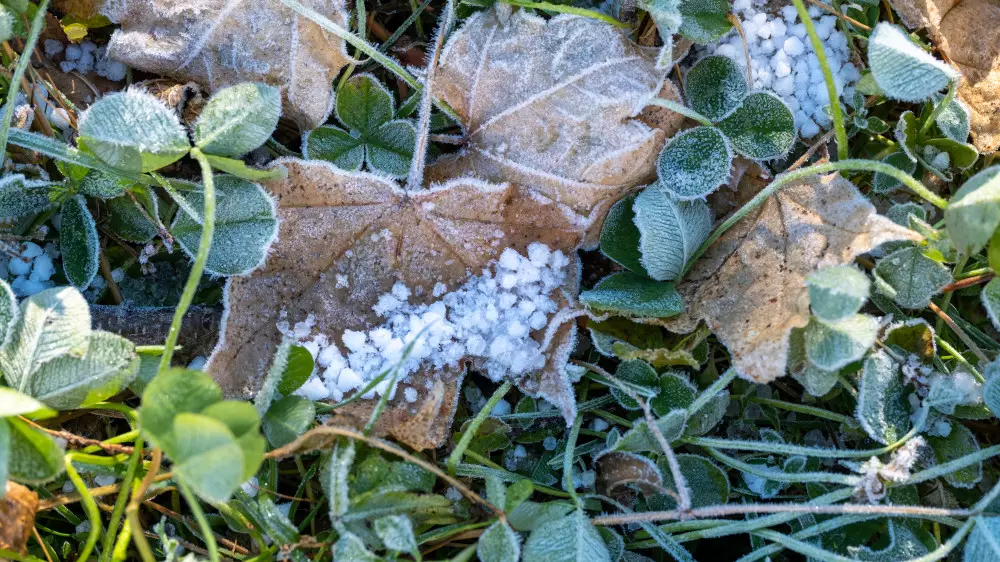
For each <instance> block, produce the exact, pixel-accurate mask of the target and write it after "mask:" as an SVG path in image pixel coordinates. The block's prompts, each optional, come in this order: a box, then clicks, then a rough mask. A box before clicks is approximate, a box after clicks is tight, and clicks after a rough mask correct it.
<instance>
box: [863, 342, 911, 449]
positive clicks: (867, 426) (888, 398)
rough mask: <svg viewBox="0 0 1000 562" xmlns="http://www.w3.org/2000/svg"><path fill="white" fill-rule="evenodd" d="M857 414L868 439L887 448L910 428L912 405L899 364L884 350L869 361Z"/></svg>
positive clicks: (874, 354)
mask: <svg viewBox="0 0 1000 562" xmlns="http://www.w3.org/2000/svg"><path fill="white" fill-rule="evenodd" d="M855 415H856V417H857V418H858V421H859V422H861V427H863V428H864V430H865V432H866V433H868V436H869V437H871V438H872V439H874V440H876V441H878V442H879V443H882V444H883V445H888V444H890V443H894V442H896V441H897V440H899V438H900V437H902V436H903V435H904V434H905V433H906V432H907V431H908V430H909V429H910V403H909V401H908V400H907V399H906V394H905V387H904V386H903V381H902V376H901V375H900V373H899V365H897V364H896V362H895V361H894V360H893V359H892V358H891V357H890V356H889V355H888V354H887V353H885V352H884V351H881V350H880V351H876V352H875V353H872V354H871V355H869V356H868V358H867V359H865V365H864V369H863V370H862V373H861V385H860V386H859V387H858V407H857V411H856V413H855Z"/></svg>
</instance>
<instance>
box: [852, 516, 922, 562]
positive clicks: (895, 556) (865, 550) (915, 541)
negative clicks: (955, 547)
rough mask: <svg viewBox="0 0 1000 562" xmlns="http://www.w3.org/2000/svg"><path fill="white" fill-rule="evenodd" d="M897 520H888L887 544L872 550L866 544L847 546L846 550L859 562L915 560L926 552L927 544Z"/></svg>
mask: <svg viewBox="0 0 1000 562" xmlns="http://www.w3.org/2000/svg"><path fill="white" fill-rule="evenodd" d="M898 521H899V520H898V519H897V520H892V519H890V520H889V523H888V529H889V546H887V547H885V548H883V549H882V550H872V549H871V548H869V547H867V546H848V547H847V551H848V552H850V553H851V556H852V557H853V558H855V559H857V560H859V561H860V562H899V561H900V560H917V559H919V558H921V557H922V556H923V555H925V554H927V546H925V545H924V543H922V542H921V541H920V539H919V538H917V536H916V535H914V532H913V529H912V528H910V527H907V526H906V525H905V524H900V523H898Z"/></svg>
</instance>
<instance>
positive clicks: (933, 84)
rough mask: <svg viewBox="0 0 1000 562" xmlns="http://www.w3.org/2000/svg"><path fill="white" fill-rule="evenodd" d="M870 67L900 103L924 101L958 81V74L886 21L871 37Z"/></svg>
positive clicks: (882, 85)
mask: <svg viewBox="0 0 1000 562" xmlns="http://www.w3.org/2000/svg"><path fill="white" fill-rule="evenodd" d="M868 66H869V68H871V71H872V76H874V77H875V81H876V82H877V83H878V85H879V87H880V88H881V89H882V91H883V92H885V95H886V96H888V97H890V98H892V99H896V100H900V101H907V102H921V101H924V100H926V99H929V98H930V97H931V96H933V95H934V94H935V93H937V92H939V91H941V90H942V89H944V88H946V87H947V86H948V84H949V83H950V82H951V81H952V80H958V72H956V71H955V70H954V69H953V68H951V67H950V66H948V65H947V64H945V63H943V62H941V61H939V60H937V59H936V58H934V57H933V56H931V55H930V54H928V53H927V52H926V51H924V50H923V49H921V48H920V47H919V46H917V45H916V44H915V43H913V41H911V40H910V38H909V37H908V36H907V34H906V32H905V31H903V30H902V29H901V28H900V27H898V26H895V25H892V24H890V23H886V22H881V23H879V24H878V25H876V26H875V29H873V30H872V33H871V36H870V37H869V38H868Z"/></svg>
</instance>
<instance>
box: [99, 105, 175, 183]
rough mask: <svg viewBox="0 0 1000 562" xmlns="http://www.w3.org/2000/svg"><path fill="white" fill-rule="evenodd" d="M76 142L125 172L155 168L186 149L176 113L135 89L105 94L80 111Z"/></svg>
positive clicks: (145, 170)
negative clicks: (78, 134)
mask: <svg viewBox="0 0 1000 562" xmlns="http://www.w3.org/2000/svg"><path fill="white" fill-rule="evenodd" d="M80 141H81V142H82V143H83V144H84V145H86V147H87V148H88V149H90V150H91V151H93V153H94V154H95V155H97V157H98V158H100V159H101V160H103V161H105V162H107V163H108V164H110V165H112V166H114V167H116V168H119V169H121V170H125V171H128V172H150V171H153V170H158V169H160V168H162V167H164V166H166V165H167V164H170V163H172V162H174V161H176V160H178V159H180V158H181V157H182V156H184V155H185V154H187V152H188V149H189V148H190V144H189V142H188V136H187V132H185V130H184V127H183V126H182V125H181V122H180V119H179V118H178V117H177V114H176V113H175V112H174V111H173V110H172V109H170V108H169V107H167V105H166V104H165V103H163V102H162V101H160V100H159V99H157V98H156V97H154V96H153V95H152V94H149V93H146V92H142V91H139V90H126V91H124V92H119V93H114V94H111V95H108V96H105V97H103V98H101V99H99V100H97V102H95V103H94V105H91V106H90V107H89V108H88V109H87V110H86V111H84V112H83V114H82V115H81V116H80Z"/></svg>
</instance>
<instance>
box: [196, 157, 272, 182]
mask: <svg viewBox="0 0 1000 562" xmlns="http://www.w3.org/2000/svg"><path fill="white" fill-rule="evenodd" d="M205 160H208V163H209V164H210V165H211V166H212V169H214V170H219V171H220V172H223V173H226V174H232V175H234V176H236V177H238V178H243V179H245V180H250V181H266V180H276V179H282V178H284V177H285V176H287V175H288V172H287V170H285V168H284V167H282V166H273V167H271V168H270V169H267V170H261V169H258V168H252V167H250V166H248V165H247V163H246V162H244V161H243V160H239V159H236V158H226V157H225V156H214V155H212V154H206V155H205Z"/></svg>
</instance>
